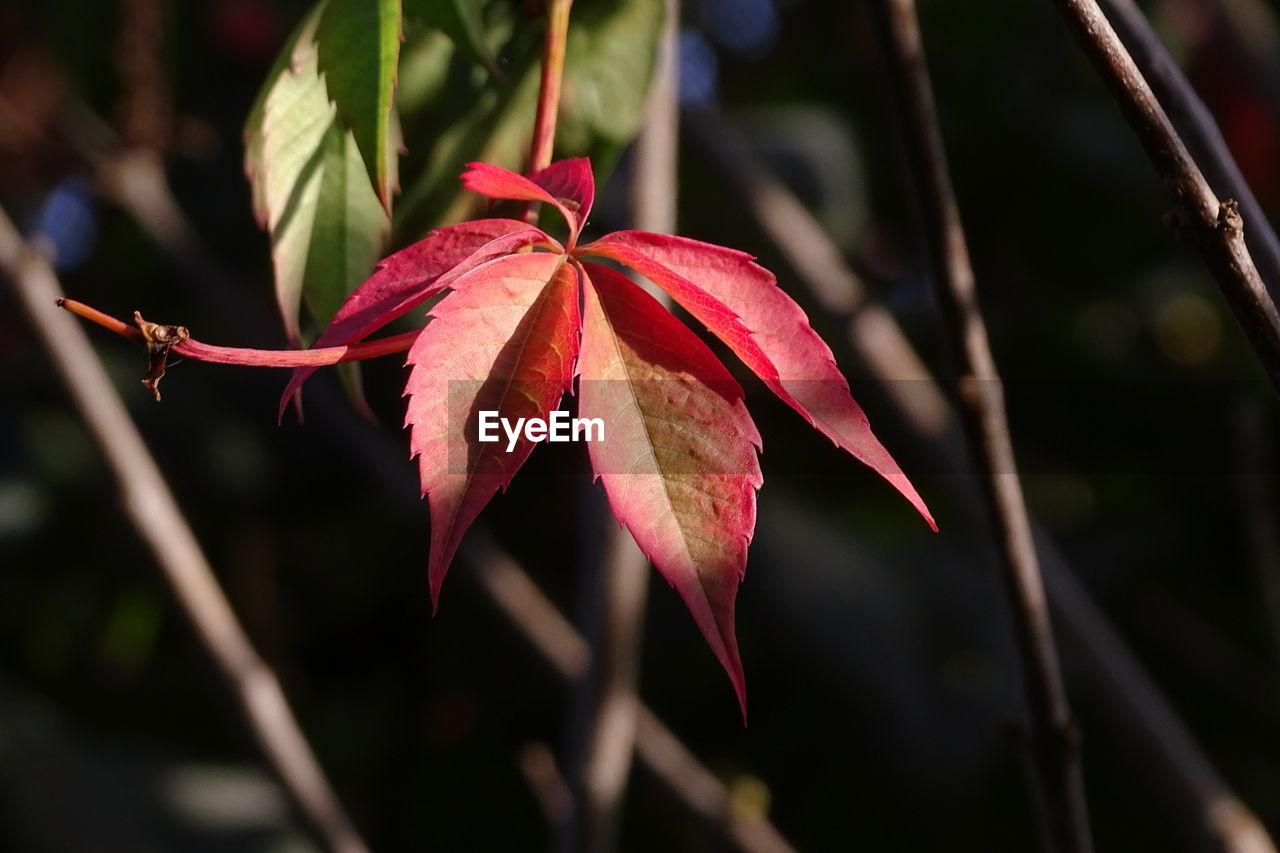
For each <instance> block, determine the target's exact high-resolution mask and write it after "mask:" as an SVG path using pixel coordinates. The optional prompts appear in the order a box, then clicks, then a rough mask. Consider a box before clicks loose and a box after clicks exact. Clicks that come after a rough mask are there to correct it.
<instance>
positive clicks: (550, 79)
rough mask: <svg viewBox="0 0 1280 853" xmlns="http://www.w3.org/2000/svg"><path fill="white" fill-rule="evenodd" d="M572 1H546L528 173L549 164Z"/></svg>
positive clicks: (553, 140) (553, 144)
mask: <svg viewBox="0 0 1280 853" xmlns="http://www.w3.org/2000/svg"><path fill="white" fill-rule="evenodd" d="M572 6H573V0H550V5H549V6H548V7H547V40H546V43H545V45H544V47H543V53H542V82H541V84H540V87H539V89H538V113H537V116H536V117H535V118H534V121H533V144H532V145H531V146H530V148H529V174H530V175H533V174H536V173H537V172H541V171H542V170H543V169H545V168H547V167H548V166H550V165H551V152H552V149H553V148H554V147H555V141H556V118H557V116H558V114H559V112H560V88H561V82H562V81H563V80H564V48H565V43H566V42H567V41H568V38H569V9H570V7H572Z"/></svg>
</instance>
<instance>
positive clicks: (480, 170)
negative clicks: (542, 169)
mask: <svg viewBox="0 0 1280 853" xmlns="http://www.w3.org/2000/svg"><path fill="white" fill-rule="evenodd" d="M547 168H548V169H549V168H551V167H550V166H549V167H547ZM556 175H557V176H559V175H560V173H559V172H557V173H556ZM561 179H562V178H561ZM462 185H463V186H464V187H466V188H467V189H469V190H471V191H473V192H478V193H480V195H484V196H488V197H489V198H510V199H516V200H517V201H543V202H546V203H547V204H551V205H555V207H556V209H557V210H559V211H560V215H561V216H563V217H564V221H565V222H566V223H568V225H569V229H570V235H569V245H573V244H574V243H575V242H577V239H578V232H579V231H580V230H582V227H581V224H580V223H579V222H578V217H577V216H575V215H574V213H573V212H571V211H570V209H569V208H568V207H567V206H566V205H565V204H564V203H563V202H561V201H560V199H558V198H556V197H555V196H554V195H552V194H551V193H549V192H547V191H546V190H545V189H543V188H542V187H540V186H539V185H538V184H536V183H534V182H533V181H531V180H530V179H529V178H526V177H525V176H524V175H518V174H516V173H515V172H512V171H509V170H507V169H503V168H502V167H500V166H490V165H489V164H488V163H468V164H467V171H465V172H463V173H462ZM593 192H594V190H593Z"/></svg>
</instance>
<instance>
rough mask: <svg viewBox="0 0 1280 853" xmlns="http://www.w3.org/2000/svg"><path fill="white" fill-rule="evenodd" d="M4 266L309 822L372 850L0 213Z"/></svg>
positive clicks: (167, 575)
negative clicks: (359, 832)
mask: <svg viewBox="0 0 1280 853" xmlns="http://www.w3.org/2000/svg"><path fill="white" fill-rule="evenodd" d="M0 268H3V270H4V272H5V274H6V277H8V278H9V279H10V280H11V282H12V284H13V286H14V290H15V291H16V293H17V295H18V297H19V300H20V302H21V303H22V305H23V307H24V308H25V310H26V312H27V316H28V318H29V319H30V321H31V325H32V327H33V329H34V330H35V331H36V333H37V335H38V336H39V337H40V339H41V340H42V341H43V342H44V344H45V347H46V349H47V350H48V352H49V356H50V359H51V360H52V362H53V364H54V366H55V367H56V368H57V370H58V372H59V374H60V375H61V376H62V379H63V381H64V382H65V383H66V386H67V390H68V391H69V392H70V394H71V396H72V398H73V399H74V400H75V403H76V405H77V406H78V407H79V408H80V411H81V414H82V415H83V417H84V420H85V423H86V424H87V425H88V427H89V430H90V432H91V434H92V435H93V437H94V439H95V441H96V442H97V444H98V446H99V448H100V449H101V451H102V454H103V456H104V458H105V459H106V461H107V463H108V465H109V466H110V468H111V470H112V472H113V473H114V474H115V477H116V479H117V481H118V483H119V486H120V489H121V492H122V495H123V500H124V508H125V512H126V514H127V515H128V517H129V519H130V521H131V522H132V523H133V525H134V528H135V529H136V530H137V532H138V535H139V536H140V537H141V538H142V539H143V541H144V542H145V543H146V545H147V547H148V548H149V549H150V550H151V553H152V555H153V556H154V557H155V560H156V562H157V564H158V565H159V567H160V569H161V573H162V575H163V577H164V580H165V582H166V583H167V584H168V585H169V588H170V589H171V591H172V592H173V595H174V597H175V598H176V599H177V601H178V603H179V605H180V606H181V608H182V612H183V614H184V615H185V616H186V617H187V619H188V620H189V621H190V623H191V625H192V627H193V629H194V630H195V633H196V636H197V637H198V638H199V640H200V642H201V644H202V645H203V646H204V647H205V649H206V650H207V651H208V653H209V655H210V656H211V657H212V658H213V660H214V663H215V664H216V665H217V668H218V672H219V674H220V675H221V676H222V678H223V680H224V681H225V682H226V686H227V688H228V691H229V692H230V693H231V695H232V696H233V698H234V699H235V701H236V703H237V705H238V707H239V709H240V712H241V714H242V715H243V716H244V719H245V722H246V723H247V724H248V726H249V728H250V730H251V731H252V733H253V736H254V738H255V739H256V740H257V742H258V745H259V747H260V748H261V749H262V752H263V754H264V756H265V757H266V759H267V762H268V764H269V765H270V766H271V768H272V770H273V771H274V772H275V773H276V775H277V777H278V778H279V779H280V782H281V784H282V785H283V786H284V789H285V791H286V793H287V794H288V796H289V798H290V800H291V801H292V803H293V805H294V807H295V808H296V810H297V812H298V815H299V817H300V818H301V819H302V821H303V823H304V825H305V826H306V827H307V829H308V830H309V831H310V832H311V834H312V835H313V836H314V837H315V839H316V841H317V842H318V843H319V844H320V845H321V846H322V847H323V848H325V849H327V850H331V851H341V853H363V851H365V850H367V848H366V846H365V844H364V842H363V841H362V840H361V839H360V836H359V834H358V833H357V832H356V830H355V827H354V826H353V825H352V823H351V821H350V819H349V818H348V817H347V815H346V813H345V811H344V810H343V808H342V805H341V804H340V803H339V802H338V799H337V797H336V796H335V795H334V793H333V790H332V788H331V787H330V786H329V782H328V780H327V779H326V778H325V776H324V772H323V770H322V769H321V768H320V764H319V762H318V761H316V758H315V756H314V755H313V754H312V752H311V749H310V747H309V746H308V745H307V742H306V739H305V737H304V736H303V734H302V731H301V729H300V728H299V727H298V723H297V720H296V719H295V718H294V715H293V712H292V711H291V710H290V708H289V705H288V702H287V700H286V699H285V696H284V692H283V690H281V688H280V684H279V682H278V681H277V679H276V676H275V674H274V673H273V672H272V671H271V669H270V668H269V667H268V666H267V665H266V664H265V663H264V662H263V661H262V659H261V658H260V657H259V656H258V653H257V652H256V651H255V650H254V648H253V646H252V644H251V643H250V642H249V638H248V637H247V636H246V635H245V633H244V630H243V629H242V628H241V626H240V623H239V622H238V621H237V620H236V617H235V613H234V612H233V611H232V609H231V605H230V604H229V603H228V601H227V599H226V597H225V596H224V595H223V593H222V590H221V588H220V587H219V586H218V583H217V581H216V579H215V577H214V574H213V570H212V568H211V567H210V566H209V563H208V561H207V560H206V559H205V556H204V554H203V552H202V551H201V550H200V545H199V543H198V542H196V539H195V535H194V534H193V533H192V531H191V528H190V526H189V525H188V524H187V522H186V519H185V518H183V516H182V513H181V511H180V510H179V509H178V506H177V503H176V501H175V500H174V497H173V494H172V492H171V491H170V490H169V486H168V484H167V483H166V482H165V480H164V478H163V476H162V475H161V474H160V471H159V469H158V468H157V467H156V463H155V460H154V459H152V457H151V454H150V453H149V452H148V450H147V447H146V445H145V444H144V443H143V440H142V437H141V436H140V435H139V434H138V431H137V429H136V427H135V426H134V424H133V422H132V421H131V420H130V418H129V415H128V412H127V411H126V409H125V407H124V403H123V402H122V401H121V400H120V397H119V395H118V394H117V393H116V390H115V388H114V387H113V386H112V384H111V381H110V379H109V378H108V377H107V374H106V371H105V370H104V369H103V367H102V365H101V363H100V362H99V361H98V359H97V357H96V356H95V355H94V352H93V349H92V348H91V346H90V344H89V341H88V338H87V336H86V335H85V332H84V330H83V329H82V328H81V327H80V325H79V324H78V323H77V322H76V321H75V320H73V319H72V318H71V316H70V315H69V314H67V313H65V312H63V311H61V310H59V309H58V307H57V306H56V305H55V302H56V300H59V299H61V297H62V292H61V287H60V286H59V284H58V281H57V278H56V277H55V276H54V274H53V271H52V270H51V269H50V267H49V265H48V263H47V262H46V261H45V260H44V258H43V257H41V256H40V255H38V254H37V253H36V252H35V251H33V250H32V249H31V248H30V247H29V246H27V245H26V243H25V242H24V241H23V240H22V238H21V237H20V235H19V234H18V232H17V230H16V229H15V228H14V227H13V224H12V223H11V222H10V221H9V219H8V218H7V217H5V216H4V215H3V214H0Z"/></svg>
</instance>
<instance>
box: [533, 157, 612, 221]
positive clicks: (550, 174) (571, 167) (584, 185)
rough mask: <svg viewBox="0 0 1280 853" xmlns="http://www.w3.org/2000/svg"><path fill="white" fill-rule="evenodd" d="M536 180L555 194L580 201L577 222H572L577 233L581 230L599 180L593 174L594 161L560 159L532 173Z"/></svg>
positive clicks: (576, 203)
mask: <svg viewBox="0 0 1280 853" xmlns="http://www.w3.org/2000/svg"><path fill="white" fill-rule="evenodd" d="M533 182H534V183H535V184H537V185H538V186H540V187H542V188H543V189H544V190H546V191H547V192H548V193H550V194H551V195H552V196H553V197H555V198H558V199H560V200H562V201H565V200H568V201H571V202H573V204H574V205H577V209H576V210H574V212H573V213H574V219H575V220H576V225H575V223H573V222H571V223H569V225H570V227H572V228H574V233H575V234H577V233H580V232H581V231H582V229H583V228H584V227H585V226H586V224H587V217H588V216H590V215H591V206H592V205H593V204H595V200H596V180H595V177H594V176H593V175H592V174H591V161H590V160H588V159H587V158H586V157H575V158H573V159H570V160H558V161H556V162H555V163H552V164H551V165H550V166H548V167H547V168H545V169H543V170H542V171H541V172H539V173H538V174H536V175H534V176H533Z"/></svg>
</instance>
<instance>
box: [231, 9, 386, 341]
mask: <svg viewBox="0 0 1280 853" xmlns="http://www.w3.org/2000/svg"><path fill="white" fill-rule="evenodd" d="M324 9H325V6H324V4H320V5H318V6H317V7H316V8H315V9H314V10H313V11H312V12H311V14H309V15H308V16H307V18H306V19H305V20H304V21H303V23H302V24H301V25H300V26H299V28H298V30H297V32H296V33H294V35H293V36H292V37H291V39H290V40H289V43H288V44H287V45H286V46H285V50H284V52H283V53H282V55H281V57H280V58H279V60H278V61H277V63H276V66H275V68H274V69H273V70H272V73H271V76H269V77H268V79H267V82H266V84H265V85H264V86H263V90H262V93H261V95H260V96H259V98H258V102H257V104H255V106H254V109H253V110H252V112H251V113H250V116H249V121H248V124H247V125H246V127H245V169H246V171H247V172H248V175H249V180H250V183H251V185H252V188H253V200H254V211H255V213H256V214H257V216H258V220H259V222H260V223H261V224H262V225H263V227H264V228H266V229H267V231H268V232H269V234H270V236H271V247H272V251H271V255H272V263H273V266H274V268H275V283H276V299H277V302H278V303H279V306H280V313H281V316H282V318H283V320H284V324H285V329H286V331H287V332H288V334H289V337H290V339H291V340H293V341H295V342H297V341H300V340H301V333H300V322H299V317H298V314H299V310H300V307H301V303H302V301H303V299H304V297H305V299H306V302H307V305H308V308H309V309H310V310H311V311H312V313H313V314H314V316H315V317H316V319H317V320H318V321H319V322H320V323H321V324H323V323H324V322H326V321H327V320H328V319H329V317H330V316H332V314H333V312H334V311H335V310H337V306H338V305H339V304H340V303H341V301H342V299H343V297H345V296H346V294H347V293H349V292H350V291H351V290H352V289H353V288H354V287H355V286H356V285H357V284H359V283H360V282H361V281H363V280H364V279H365V277H367V276H368V274H369V272H370V270H372V269H373V265H374V263H375V262H376V261H377V259H378V257H379V256H380V255H381V253H382V248H383V244H384V242H385V240H386V237H387V233H388V231H389V226H390V223H389V218H388V216H387V213H386V211H385V210H384V209H383V207H382V205H381V204H380V203H379V201H378V198H377V196H376V195H375V194H374V191H373V187H372V186H371V185H370V184H369V181H368V178H367V177H366V175H365V168H364V165H363V162H362V160H361V157H360V153H359V150H358V146H357V144H356V141H355V139H354V137H353V135H352V133H351V132H350V131H348V130H346V129H345V128H344V127H343V125H342V123H341V122H340V121H339V120H338V117H337V115H336V111H335V108H334V105H333V104H332V103H331V102H330V101H329V96H328V94H327V92H326V88H325V84H324V80H323V78H322V77H321V76H320V73H319V70H318V59H317V50H316V45H315V41H314V36H315V32H316V28H317V24H318V22H319V20H320V18H321V16H322V14H323V12H324ZM390 131H391V133H390V134H389V139H390V140H395V139H397V136H396V132H397V131H398V128H397V126H396V125H394V124H393V125H391V126H390ZM392 174H394V172H393V173H392Z"/></svg>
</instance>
